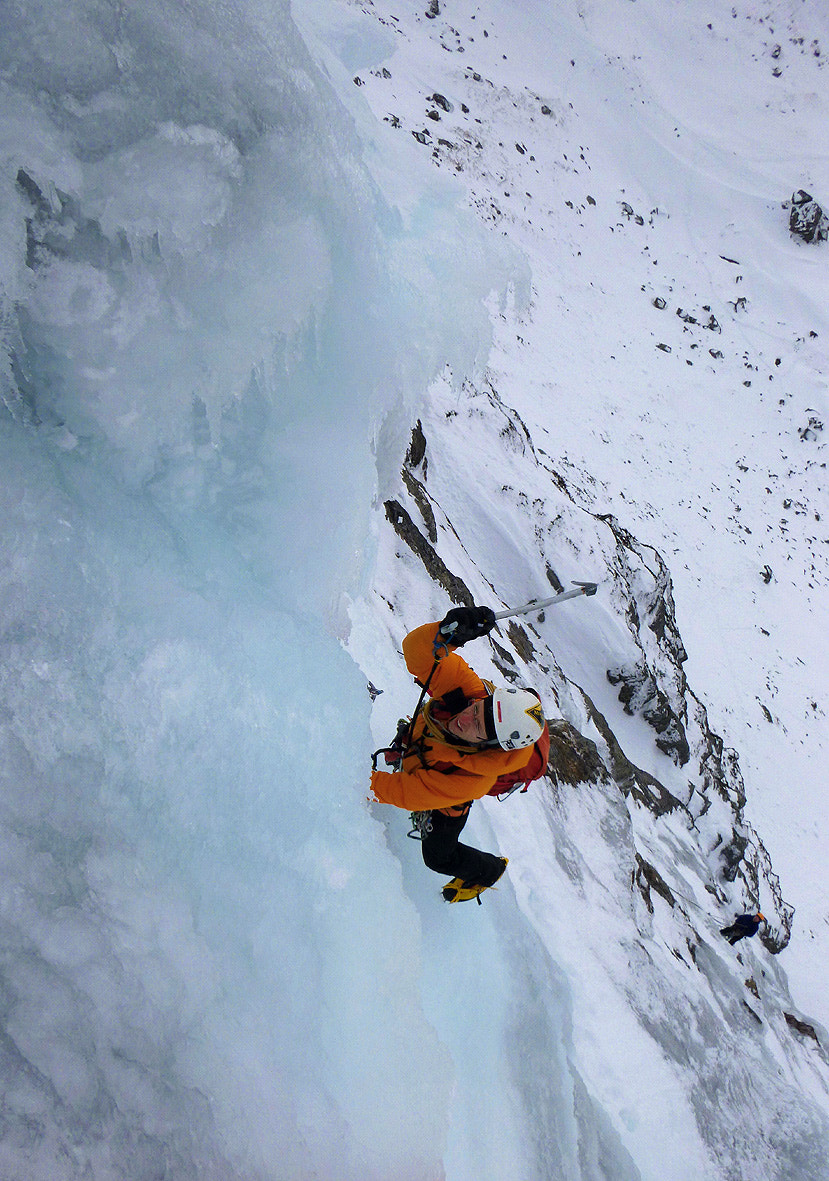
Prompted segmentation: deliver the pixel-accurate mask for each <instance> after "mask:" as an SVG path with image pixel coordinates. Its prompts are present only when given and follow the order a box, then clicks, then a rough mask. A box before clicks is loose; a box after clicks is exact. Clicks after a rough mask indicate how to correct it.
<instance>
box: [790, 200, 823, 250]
mask: <svg viewBox="0 0 829 1181" xmlns="http://www.w3.org/2000/svg"><path fill="white" fill-rule="evenodd" d="M789 230H790V231H791V232H792V233H793V234H796V235H797V236H798V237H800V238H802V239H803V241H804V242H821V241H823V240H824V239H826V238H827V237H829V217H827V216H826V214H825V213H824V212H823V210H822V209H821V207H820V205H818V203H817V201H815V199H814V197H813V196H812V195H811V193H807V192H805V190H803V189H798V190H797V192H796V193H793V194H792V199H791V202H790V203H789Z"/></svg>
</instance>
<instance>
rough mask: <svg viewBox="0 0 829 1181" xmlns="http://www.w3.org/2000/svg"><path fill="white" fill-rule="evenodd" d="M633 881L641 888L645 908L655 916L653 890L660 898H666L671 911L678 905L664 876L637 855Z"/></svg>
mask: <svg viewBox="0 0 829 1181" xmlns="http://www.w3.org/2000/svg"><path fill="white" fill-rule="evenodd" d="M633 880H634V882H635V883H636V885H637V886H638V887H639V890H640V892H641V894H642V897H643V898H644V900H645V906H647V908H648V910H649V911H650V913H651V914H653V902H652V901H651V890H655V891H656V893H657V894H658V895H659V896H660V898H664V899H665V901H666V902H667V903H668V905H669V906H670V907H671V909H673V908H674V906H675V905H676V900H675V898H674V896H673V894H672V893H671V888H670V886H669V885H668V883H667V882H666V881H665V879H664V878H663V877H662V875H661V874H660V873H659V871H658V870H656V869H655V868H654V867H653V866H652V865H651V863H650V862H649V861H646V860H645V859H644V857H641V856H640V855H639V854H638V853H637V854H636V869H635V871H634V874H633Z"/></svg>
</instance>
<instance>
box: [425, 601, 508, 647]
mask: <svg viewBox="0 0 829 1181" xmlns="http://www.w3.org/2000/svg"><path fill="white" fill-rule="evenodd" d="M494 627H495V612H494V611H493V610H492V608H491V607H453V608H452V610H451V611H447V613H446V615H445V616H444V617H443V619H442V620H441V621H440V627H439V628H438V635H439V637H440V638H441V639H442V640H445V641H446V643H448V644H452V646H453V647H455V648H460V646H461V644H466V643H468V642H469V641H470V640H477V639H478V637H479V636H485V635H487V633H488V632H491V631H492V629H493V628H494Z"/></svg>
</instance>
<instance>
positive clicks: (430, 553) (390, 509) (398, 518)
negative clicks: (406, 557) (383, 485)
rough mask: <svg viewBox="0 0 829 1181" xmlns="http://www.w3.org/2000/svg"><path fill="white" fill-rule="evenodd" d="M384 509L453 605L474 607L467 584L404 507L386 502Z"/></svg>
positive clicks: (395, 529) (387, 517) (398, 533)
mask: <svg viewBox="0 0 829 1181" xmlns="http://www.w3.org/2000/svg"><path fill="white" fill-rule="evenodd" d="M384 508H385V510H386V519H387V520H388V521H389V523H390V524H391V525H392V527H393V528H394V531H395V533H396V534H397V536H398V537H399V538H401V540H402V541H405V543H406V545H408V547H409V548H410V549H411V550H412V552H413V553H415V554H417V556H418V557H419V558H420V560H421V562H422V563H423V565H424V566H425V567H426V570H427V571H428V573H429V576H430V578H432V580H433V581H434V582H436V583H438V585H439V586H442V587H443V589H444V590H445V591H446V593H447V594H448V595H449V598H450V599H451V600H452V602H453V603H459V604H460V605H461V606H463V607H473V606H474V605H475V600H474V598H473V597H472V592H471V591H470V590H469V588H468V587H467V585H466V583H465V582H464V581H463V580H462V579H460V578H458V577H457V576H456V575H455V574H453V573H452V571H451V570H450V569H449V568H448V566H447V565H446V564H445V562H444V561H443V559H442V558H440V557H438V555H437V553H436V552H435V550H434V548H433V547H432V546H431V545H430V544H429V542H428V541H427V540H426V538H425V537H424V536H423V534H422V533H421V532H420V530H419V529H418V527H417V525H415V523H414V521H413V520H412V518H411V517H410V516H409V514H408V513H407V512H406V510H405V509H404V508H403V505H402V504H400V503H399V502H398V501H396V500H387V501H385V502H384Z"/></svg>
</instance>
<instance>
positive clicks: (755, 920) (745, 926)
mask: <svg viewBox="0 0 829 1181" xmlns="http://www.w3.org/2000/svg"><path fill="white" fill-rule="evenodd" d="M765 921H766V916H765V915H764V914H761V913H760V911H759V910H758V911H757V913H756V914H739V915H737V917H736V918H735V920H734V922H733V923H732V924H731V926H730V927H723V928H722V929H721V931H720V934H721V935H725V937H726V939H727V940H728V942H729V943H730V944H731V945H732V947H733V946H734V944H735V943H738V942H739V941H740V940H741V939H751V937H752V936H753V935H756V934H757V931H758V930H759V928H760V924H761V923H764V922H765Z"/></svg>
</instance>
